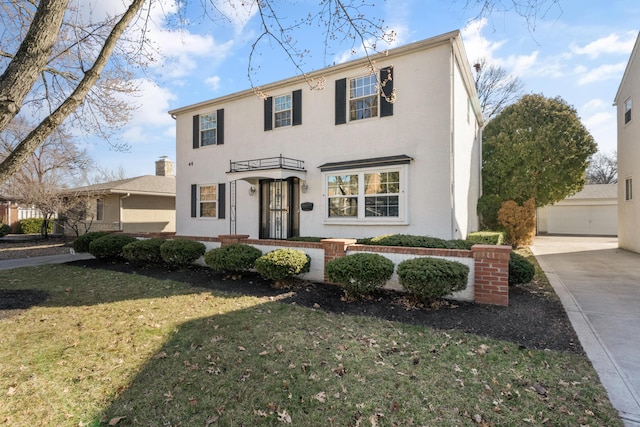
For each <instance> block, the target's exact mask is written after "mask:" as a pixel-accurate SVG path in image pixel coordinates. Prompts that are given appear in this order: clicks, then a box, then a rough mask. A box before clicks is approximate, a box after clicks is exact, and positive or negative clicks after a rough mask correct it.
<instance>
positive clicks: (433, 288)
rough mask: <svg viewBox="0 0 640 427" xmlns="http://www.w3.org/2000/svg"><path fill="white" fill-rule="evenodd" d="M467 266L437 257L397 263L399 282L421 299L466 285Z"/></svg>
mask: <svg viewBox="0 0 640 427" xmlns="http://www.w3.org/2000/svg"><path fill="white" fill-rule="evenodd" d="M468 276H469V267H467V266H466V265H464V264H461V263H459V262H457V261H448V260H444V259H439V258H414V259H408V260H406V261H402V262H401V263H400V264H398V278H399V279H400V284H401V285H402V287H403V288H404V289H406V290H407V291H408V292H410V293H412V294H413V295H414V296H416V297H417V298H419V299H421V300H423V301H429V300H433V299H436V298H442V297H444V296H445V295H449V294H451V293H452V292H456V291H460V290H463V289H464V288H465V287H466V286H467V279H468Z"/></svg>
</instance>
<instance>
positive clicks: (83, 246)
mask: <svg viewBox="0 0 640 427" xmlns="http://www.w3.org/2000/svg"><path fill="white" fill-rule="evenodd" d="M109 234H111V233H108V232H106V231H90V232H88V233H85V234H83V235H82V236H79V237H77V238H76V239H75V240H74V241H73V250H74V251H76V252H89V245H90V244H91V242H93V241H94V240H96V239H99V238H101V237H104V236H108V235H109Z"/></svg>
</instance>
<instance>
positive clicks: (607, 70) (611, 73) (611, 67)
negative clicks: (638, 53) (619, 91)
mask: <svg viewBox="0 0 640 427" xmlns="http://www.w3.org/2000/svg"><path fill="white" fill-rule="evenodd" d="M626 66H627V63H626V62H619V63H617V64H603V65H600V66H599V67H595V68H593V69H591V70H587V71H586V72H585V73H583V74H582V76H581V77H580V78H579V79H578V85H579V86H584V85H586V84H589V83H594V82H600V81H604V80H611V79H618V80H619V79H621V78H622V74H623V73H624V69H625V68H626Z"/></svg>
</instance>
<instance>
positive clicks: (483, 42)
mask: <svg viewBox="0 0 640 427" xmlns="http://www.w3.org/2000/svg"><path fill="white" fill-rule="evenodd" d="M486 25H487V19H486V18H482V19H478V20H474V21H470V22H469V23H468V24H467V25H466V26H465V27H464V28H463V29H462V30H460V33H461V35H462V41H463V42H464V48H465V50H466V51H467V56H468V57H469V61H471V62H472V63H473V62H474V61H477V60H480V59H482V58H485V59H486V60H487V63H495V62H496V59H495V58H494V52H495V51H497V50H498V49H500V48H501V47H502V46H503V45H504V44H505V43H506V40H501V41H489V39H487V38H486V37H484V36H483V35H482V30H483V28H484V27H485V26H486Z"/></svg>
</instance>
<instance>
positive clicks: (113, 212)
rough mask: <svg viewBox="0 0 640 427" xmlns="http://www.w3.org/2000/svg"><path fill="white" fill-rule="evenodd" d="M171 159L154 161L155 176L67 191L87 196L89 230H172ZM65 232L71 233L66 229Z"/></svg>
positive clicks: (172, 180) (172, 165)
mask: <svg viewBox="0 0 640 427" xmlns="http://www.w3.org/2000/svg"><path fill="white" fill-rule="evenodd" d="M173 170H174V164H173V162H171V161H169V160H167V159H165V158H163V159H160V160H158V161H156V175H155V176H154V175H144V176H138V177H135V178H127V179H122V180H118V181H111V182H105V183H102V184H95V185H89V186H85V187H78V188H73V189H70V190H68V193H69V194H70V195H75V196H80V197H84V196H89V197H90V200H91V201H92V202H91V203H92V206H91V207H90V208H89V210H90V213H89V215H88V218H87V227H88V230H89V231H124V232H128V233H160V232H166V233H172V232H174V231H175V223H176V222H175V208H176V197H175V196H176V179H175V175H174V171H173ZM65 233H66V234H74V233H75V232H74V231H73V230H70V229H65Z"/></svg>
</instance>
